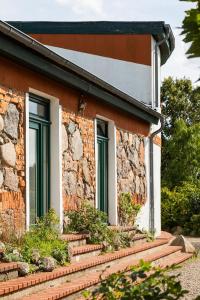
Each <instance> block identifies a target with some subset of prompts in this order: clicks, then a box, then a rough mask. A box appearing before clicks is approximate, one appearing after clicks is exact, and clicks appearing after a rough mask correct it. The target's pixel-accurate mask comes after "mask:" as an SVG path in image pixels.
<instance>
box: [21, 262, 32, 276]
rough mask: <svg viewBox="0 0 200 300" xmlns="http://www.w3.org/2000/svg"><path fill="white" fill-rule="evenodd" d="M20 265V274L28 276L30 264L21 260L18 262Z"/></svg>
mask: <svg viewBox="0 0 200 300" xmlns="http://www.w3.org/2000/svg"><path fill="white" fill-rule="evenodd" d="M18 265H19V271H18V272H19V276H26V275H28V274H29V272H30V268H29V264H27V263H25V262H21V263H19V264H18Z"/></svg>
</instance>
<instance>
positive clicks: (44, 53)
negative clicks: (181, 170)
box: [0, 21, 161, 124]
mask: <svg viewBox="0 0 200 300" xmlns="http://www.w3.org/2000/svg"><path fill="white" fill-rule="evenodd" d="M0 53H1V54H2V55H4V56H6V57H9V58H11V59H14V60H17V61H18V62H20V63H22V64H23V65H26V66H28V67H30V68H32V69H34V70H36V71H37V72H40V73H42V74H45V75H47V76H48V77H50V78H53V79H55V80H57V81H59V82H61V83H63V84H65V85H68V86H69V85H70V86H72V87H74V88H76V89H78V90H80V91H81V92H83V93H86V94H90V95H92V96H95V97H96V98H98V99H99V100H101V101H102V102H103V103H107V104H109V105H112V106H113V107H116V108H118V109H121V110H122V111H124V112H126V113H129V114H131V115H134V116H136V117H139V118H141V119H143V120H144V121H146V122H149V123H154V124H157V123H158V121H159V119H160V118H161V115H160V114H159V113H158V112H156V111H154V110H153V109H151V108H149V107H147V106H145V105H144V104H143V103H141V102H139V101H138V100H136V99H134V98H133V97H131V96H128V95H127V94H125V93H123V92H121V91H119V90H118V89H116V88H114V87H113V86H111V85H110V84H107V83H106V82H104V81H103V80H101V79H99V78H97V77H95V76H94V75H92V74H90V73H89V72H87V71H85V70H84V69H82V68H80V67H78V66H76V65H75V64H73V63H71V62H70V61H68V60H66V59H65V58H63V57H61V56H59V55H58V54H56V53H55V52H53V51H52V50H49V49H48V48H47V47H45V46H44V45H43V44H41V43H39V42H38V41H37V40H35V39H33V38H31V37H30V36H28V35H26V34H24V33H23V32H21V31H19V30H18V29H16V28H14V27H13V26H11V25H9V24H8V23H6V22H3V21H0Z"/></svg>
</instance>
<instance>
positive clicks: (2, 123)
mask: <svg viewBox="0 0 200 300" xmlns="http://www.w3.org/2000/svg"><path fill="white" fill-rule="evenodd" d="M3 128H4V120H3V118H2V116H1V115H0V132H1V131H2V130H3Z"/></svg>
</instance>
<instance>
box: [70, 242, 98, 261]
mask: <svg viewBox="0 0 200 300" xmlns="http://www.w3.org/2000/svg"><path fill="white" fill-rule="evenodd" d="M102 249H103V245H94V244H91V245H90V244H87V245H83V246H78V247H73V248H71V249H70V248H69V249H68V250H69V255H70V262H78V261H83V260H84V259H87V258H90V257H92V256H98V255H100V254H101V251H102Z"/></svg>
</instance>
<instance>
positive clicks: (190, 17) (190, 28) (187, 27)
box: [180, 0, 200, 58]
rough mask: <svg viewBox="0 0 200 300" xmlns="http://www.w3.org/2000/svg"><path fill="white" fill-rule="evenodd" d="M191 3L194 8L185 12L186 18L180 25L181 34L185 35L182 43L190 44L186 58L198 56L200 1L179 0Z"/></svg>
mask: <svg viewBox="0 0 200 300" xmlns="http://www.w3.org/2000/svg"><path fill="white" fill-rule="evenodd" d="M180 1H187V2H193V3H194V4H196V6H195V7H194V8H191V9H190V10H187V11H186V16H185V18H184V20H183V24H182V29H183V31H182V34H184V35H185V38H184V42H186V43H191V44H190V47H189V49H188V51H187V54H188V57H189V58H193V57H199V56H200V47H199V45H200V1H199V0H180Z"/></svg>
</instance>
